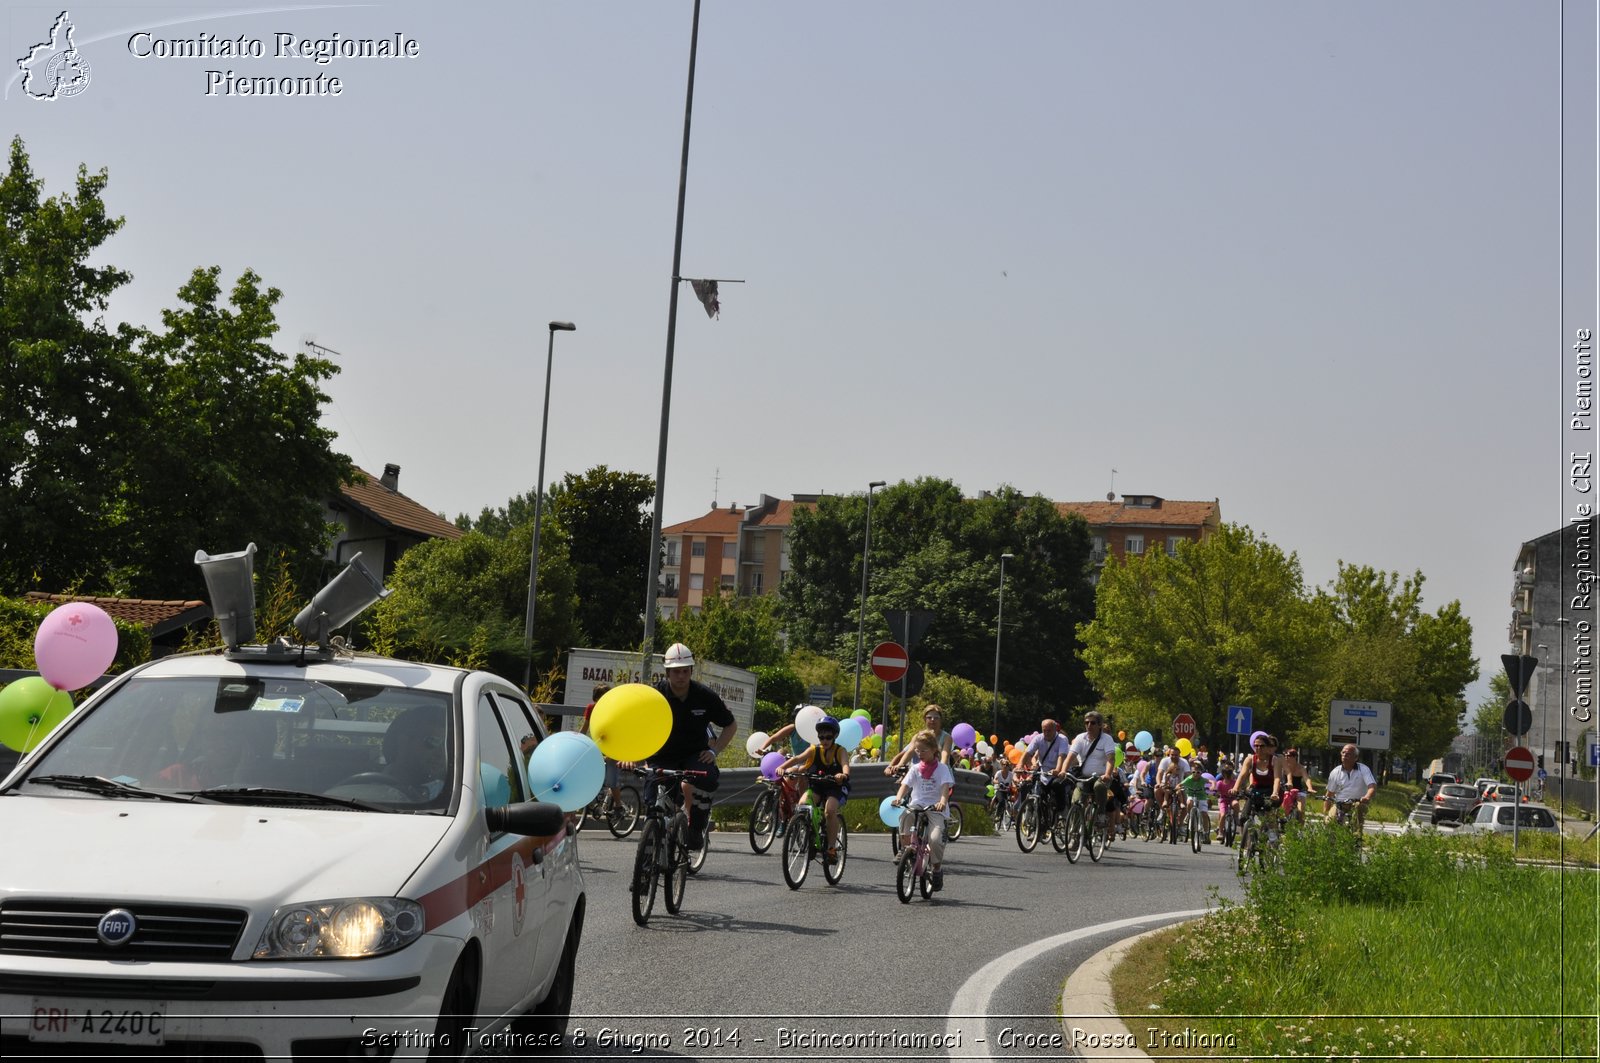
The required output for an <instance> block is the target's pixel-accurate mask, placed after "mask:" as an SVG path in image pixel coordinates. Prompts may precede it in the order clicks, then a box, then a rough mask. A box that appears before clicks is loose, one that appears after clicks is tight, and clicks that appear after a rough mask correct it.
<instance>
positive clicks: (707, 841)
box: [685, 822, 711, 875]
mask: <svg viewBox="0 0 1600 1063" xmlns="http://www.w3.org/2000/svg"><path fill="white" fill-rule="evenodd" d="M685 851H686V852H687V853H688V854H689V874H691V875H698V874H699V873H700V869H701V868H702V867H705V866H706V857H708V856H710V855H711V824H710V823H709V822H707V823H706V829H705V830H703V831H701V832H700V845H699V847H698V848H695V849H688V848H687V847H686V848H685Z"/></svg>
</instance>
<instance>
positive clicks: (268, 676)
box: [0, 610, 586, 1059]
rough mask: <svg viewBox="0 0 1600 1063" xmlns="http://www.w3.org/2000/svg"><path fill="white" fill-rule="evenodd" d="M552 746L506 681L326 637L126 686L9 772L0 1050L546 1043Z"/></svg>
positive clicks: (567, 895) (210, 1053)
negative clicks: (541, 769)
mask: <svg viewBox="0 0 1600 1063" xmlns="http://www.w3.org/2000/svg"><path fill="white" fill-rule="evenodd" d="M220 614H221V610H219V615H220ZM544 737H545V730H544V726H543V723H542V721H541V720H540V717H539V715H538V714H537V713H536V712H535V711H534V709H533V707H532V706H531V705H530V704H529V701H528V698H527V696H526V695H525V694H523V693H522V692H521V691H520V690H518V689H517V688H516V687H515V686H514V685H513V684H511V683H509V682H507V681H505V680H503V679H501V678H499V677H497V676H494V675H490V674H488V673H485V672H479V671H467V670H463V669H459V668H448V667H442V666H434V665H427V664H416V663H411V662H407V661H399V660H391V659H387V658H380V657H369V656H360V655H350V654H347V653H342V652H340V653H336V652H335V651H334V650H331V649H326V648H307V647H290V646H287V645H274V646H272V647H263V646H245V647H235V648H234V649H233V650H229V651H218V652H217V653H216V654H214V655H199V656H174V657H166V658H162V659H159V660H156V661H153V662H151V663H149V664H146V665H143V666H141V667H139V668H136V669H134V670H132V671H130V672H128V673H126V674H125V675H123V676H121V677H119V678H118V679H117V680H115V681H114V682H112V683H111V684H109V685H108V686H107V687H106V688H105V689H103V690H101V691H100V692H99V693H98V694H96V695H95V696H94V697H93V698H91V699H90V700H89V701H87V702H85V703H84V704H83V705H82V706H81V707H79V708H78V710H77V711H76V712H75V713H74V714H73V715H72V716H71V717H69V718H68V719H67V720H66V721H65V722H64V723H63V724H61V725H60V726H59V727H58V728H57V729H56V730H55V731H54V732H53V733H52V734H51V735H50V736H49V737H48V738H47V739H46V740H45V742H44V744H43V745H42V746H41V747H40V748H39V749H38V750H36V751H35V752H34V753H33V754H31V755H30V756H29V757H27V758H26V759H24V760H23V762H22V763H21V764H20V765H18V766H17V768H16V769H14V770H13V772H12V773H11V774H10V776H9V777H8V778H7V779H5V780H4V783H3V784H0V837H4V838H5V839H6V849H7V851H8V852H9V853H10V854H12V858H10V859H7V860H5V861H4V863H3V865H0V1024H3V1025H0V1055H11V1054H13V1052H14V1051H27V1050H29V1049H30V1048H42V1047H45V1046H42V1045H34V1044H32V1043H35V1042H74V1043H76V1045H77V1046H78V1050H77V1053H76V1054H81V1055H85V1056H93V1055H102V1054H106V1053H110V1052H112V1051H126V1050H129V1049H131V1048H133V1047H135V1046H150V1045H164V1046H165V1049H166V1050H167V1051H172V1050H176V1051H179V1052H187V1053H189V1056H187V1057H186V1058H215V1057H217V1056H232V1055H250V1056H253V1057H254V1058H257V1059H260V1058H263V1057H265V1058H268V1059H273V1058H282V1059H288V1058H302V1057H311V1056H315V1057H318V1058H320V1057H322V1056H338V1057H341V1058H344V1057H356V1056H359V1055H362V1054H371V1053H377V1054H380V1055H382V1054H383V1053H385V1052H393V1051H395V1049H396V1048H397V1047H398V1048H400V1049H401V1050H402V1054H406V1053H407V1052H414V1051H416V1050H418V1048H419V1046H420V1047H426V1046H427V1045H429V1044H434V1045H438V1044H440V1043H441V1042H442V1043H443V1044H444V1045H446V1046H461V1045H464V1044H465V1043H466V1041H467V1039H468V1037H469V1033H468V1029H469V1027H471V1028H476V1031H477V1032H476V1034H475V1036H476V1037H477V1038H482V1037H484V1036H486V1035H489V1034H492V1033H495V1032H496V1031H500V1035H501V1036H504V1035H505V1034H507V1033H514V1034H515V1035H516V1036H517V1037H518V1038H520V1040H517V1041H515V1042H514V1043H517V1044H520V1045H522V1046H524V1047H528V1048H534V1047H536V1046H539V1045H547V1044H552V1043H556V1042H558V1041H559V1038H560V1036H561V1035H562V1034H564V1031H565V1026H566V1022H567V1014H568V1012H569V1010H570V1007H571V999H572V988H573V979H574V974H575V965H576V960H577V953H578V947H579V942H580V940H581V937H582V932H583V920H584V908H585V903H586V895H585V888H584V880H583V874H582V871H581V870H580V868H579V864H578V854H577V840H576V837H575V836H574V835H572V834H570V833H569V832H567V830H566V829H565V817H564V815H563V813H562V810H561V809H560V808H559V807H557V806H556V805H553V804H544V803H538V802H531V801H529V800H528V799H527V797H528V794H529V792H530V790H529V782H528V774H527V766H526V761H525V759H524V753H525V752H527V751H530V750H531V749H532V748H533V747H534V745H535V744H536V743H537V742H538V741H540V740H542V739H543V738H544ZM22 854H26V856H25V858H21V856H22Z"/></svg>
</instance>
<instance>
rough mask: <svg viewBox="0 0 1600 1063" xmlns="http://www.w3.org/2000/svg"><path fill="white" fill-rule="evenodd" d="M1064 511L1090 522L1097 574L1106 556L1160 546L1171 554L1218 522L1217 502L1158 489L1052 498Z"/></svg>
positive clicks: (1119, 558) (1209, 530)
mask: <svg viewBox="0 0 1600 1063" xmlns="http://www.w3.org/2000/svg"><path fill="white" fill-rule="evenodd" d="M1056 509H1057V510H1059V511H1060V512H1061V513H1062V514H1063V515H1067V514H1076V515H1078V516H1080V517H1082V518H1083V519H1084V520H1085V521H1086V522H1087V523H1088V525H1089V534H1090V536H1091V543H1092V551H1093V552H1092V554H1091V558H1092V560H1093V562H1094V567H1095V572H1096V576H1095V578H1096V579H1098V573H1099V570H1100V569H1101V568H1103V567H1104V566H1105V563H1106V558H1108V557H1115V558H1116V559H1117V560H1119V561H1120V560H1122V559H1123V558H1124V557H1128V556H1131V555H1138V554H1142V553H1144V552H1145V551H1147V550H1165V551H1166V552H1167V553H1168V554H1170V555H1176V554H1177V552H1178V544H1179V543H1181V542H1199V541H1200V540H1202V539H1204V538H1206V537H1207V536H1209V535H1210V534H1211V533H1212V532H1214V531H1216V530H1217V528H1218V527H1220V526H1221V524H1222V503H1221V502H1220V501H1219V500H1217V499H1212V500H1211V501H1210V502H1177V501H1173V500H1171V499H1166V498H1162V497H1161V496H1159V495H1123V496H1122V501H1120V502H1118V501H1116V500H1115V499H1110V500H1108V501H1105V502H1057V503H1056Z"/></svg>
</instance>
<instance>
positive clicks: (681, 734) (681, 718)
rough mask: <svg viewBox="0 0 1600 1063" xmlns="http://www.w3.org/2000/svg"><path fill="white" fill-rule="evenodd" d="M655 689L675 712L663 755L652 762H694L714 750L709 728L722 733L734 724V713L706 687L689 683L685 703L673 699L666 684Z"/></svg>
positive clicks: (657, 755)
mask: <svg viewBox="0 0 1600 1063" xmlns="http://www.w3.org/2000/svg"><path fill="white" fill-rule="evenodd" d="M656 689H657V690H659V691H661V693H662V694H663V695H665V696H666V699H667V704H668V705H669V706H670V707H671V708H672V733H671V734H670V735H668V736H667V744H666V745H664V746H662V747H661V751H660V752H659V753H657V754H656V755H655V756H654V757H652V758H650V759H652V760H658V761H660V762H662V763H664V764H666V763H672V764H677V763H683V762H686V761H689V760H692V759H693V758H695V757H697V756H699V755H700V754H701V753H703V752H705V751H706V750H707V749H710V748H711V739H710V738H709V737H708V736H707V734H706V728H707V727H708V726H712V725H714V726H716V727H717V728H718V729H719V730H720V729H721V728H724V727H727V726H728V725H729V724H731V723H733V713H731V712H729V711H728V706H727V705H726V704H724V703H723V701H722V697H721V696H720V695H719V694H718V693H717V692H716V691H715V690H712V689H711V688H710V687H708V686H706V685H705V684H704V683H701V682H698V681H696V680H693V679H691V680H689V692H688V693H687V694H685V695H684V696H683V700H682V701H679V700H678V699H677V698H675V697H673V696H672V688H671V687H669V686H667V684H665V683H662V684H661V685H660V686H658V687H657V688H656Z"/></svg>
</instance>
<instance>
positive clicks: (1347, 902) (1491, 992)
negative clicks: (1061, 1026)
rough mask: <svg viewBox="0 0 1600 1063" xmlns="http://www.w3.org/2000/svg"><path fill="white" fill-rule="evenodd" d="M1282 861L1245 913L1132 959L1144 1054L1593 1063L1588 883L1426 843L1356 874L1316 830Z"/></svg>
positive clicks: (1484, 853)
mask: <svg viewBox="0 0 1600 1063" xmlns="http://www.w3.org/2000/svg"><path fill="white" fill-rule="evenodd" d="M1281 855H1282V859H1281V861H1280V863H1279V864H1278V868H1279V869H1282V870H1273V871H1269V872H1265V873H1261V874H1257V875H1254V876H1252V877H1251V879H1250V881H1249V882H1248V884H1247V887H1246V895H1247V899H1246V902H1245V903H1244V904H1242V905H1235V904H1231V903H1226V902H1224V903H1222V904H1221V905H1220V907H1219V908H1217V909H1216V910H1215V911H1213V913H1212V914H1211V915H1208V916H1207V917H1206V918H1205V919H1203V920H1201V921H1200V922H1199V923H1198V924H1188V925H1186V926H1184V927H1179V928H1175V929H1174V930H1173V931H1172V932H1170V933H1169V934H1166V935H1157V936H1155V937H1153V938H1152V939H1150V940H1148V941H1146V942H1144V943H1141V946H1140V947H1139V948H1136V949H1135V950H1133V951H1132V952H1131V953H1130V956H1129V960H1128V962H1127V963H1126V964H1125V966H1126V967H1128V974H1127V975H1124V973H1123V972H1121V971H1119V972H1118V975H1117V976H1116V977H1115V978H1114V979H1113V991H1114V993H1115V1000H1116V1003H1117V1010H1118V1011H1119V1012H1120V1013H1122V1014H1123V1015H1125V1016H1137V1018H1133V1019H1131V1020H1130V1021H1131V1022H1132V1023H1133V1024H1134V1026H1135V1028H1136V1030H1138V1031H1139V1032H1140V1040H1141V1043H1143V1042H1144V1040H1145V1038H1144V1036H1143V1028H1144V1027H1145V1026H1156V1027H1159V1028H1162V1029H1167V1030H1171V1031H1175V1032H1176V1031H1182V1030H1184V1029H1190V1030H1193V1031H1195V1032H1196V1033H1209V1034H1211V1035H1213V1036H1215V1037H1217V1038H1219V1039H1225V1038H1228V1037H1232V1038H1233V1040H1232V1042H1231V1043H1228V1042H1224V1043H1223V1044H1222V1045H1220V1046H1219V1047H1216V1048H1215V1049H1213V1051H1214V1054H1216V1055H1219V1056H1224V1057H1228V1058H1235V1057H1237V1058H1246V1059H1249V1058H1267V1057H1271V1056H1314V1057H1317V1058H1339V1059H1347V1058H1353V1057H1355V1056H1367V1057H1378V1056H1418V1055H1423V1054H1426V1055H1429V1056H1435V1057H1437V1056H1451V1055H1457V1056H1461V1055H1471V1056H1473V1057H1475V1058H1477V1057H1490V1056H1497V1057H1501V1058H1517V1059H1534V1058H1545V1059H1550V1058H1590V1059H1592V1058H1594V1054H1595V1050H1596V1043H1595V1023H1594V1015H1595V1014H1596V1008H1597V1006H1600V999H1597V992H1596V985H1595V967H1594V964H1595V959H1594V945H1595V942H1596V930H1597V927H1596V903H1595V902H1596V892H1595V891H1596V889H1597V886H1596V882H1595V880H1594V878H1593V876H1592V874H1591V873H1590V872H1587V871H1567V872H1562V871H1558V870H1555V869H1551V868H1539V867H1529V866H1524V865H1518V864H1516V863H1514V862H1512V860H1511V859H1510V857H1509V854H1508V853H1507V852H1505V851H1504V850H1503V849H1501V848H1500V847H1499V846H1498V845H1496V844H1493V843H1492V842H1491V841H1489V840H1485V839H1470V840H1469V839H1456V838H1448V837H1445V836H1442V835H1438V834H1434V833H1432V832H1421V833H1418V834H1408V835H1392V836H1379V835H1369V836H1368V837H1367V838H1366V840H1365V858H1364V859H1362V858H1359V857H1358V856H1357V854H1356V852H1355V849H1354V842H1353V839H1352V838H1351V837H1350V836H1349V835H1347V834H1343V833H1341V832H1336V831H1328V830H1326V829H1323V828H1322V825H1321V824H1312V825H1309V826H1308V829H1306V830H1303V831H1290V832H1289V833H1288V834H1287V835H1286V836H1285V838H1284V841H1283V848H1282V853H1281ZM1563 979H1564V983H1563ZM1145 1016H1151V1018H1150V1019H1149V1020H1146V1019H1145V1018H1144V1017H1145ZM1563 1017H1564V1018H1563ZM1149 1051H1150V1054H1151V1055H1157V1056H1159V1055H1163V1054H1165V1055H1177V1054H1180V1053H1181V1054H1192V1053H1193V1052H1194V1051H1195V1050H1194V1049H1192V1048H1187V1049H1180V1050H1174V1051H1168V1052H1163V1051H1161V1050H1160V1049H1149Z"/></svg>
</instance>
